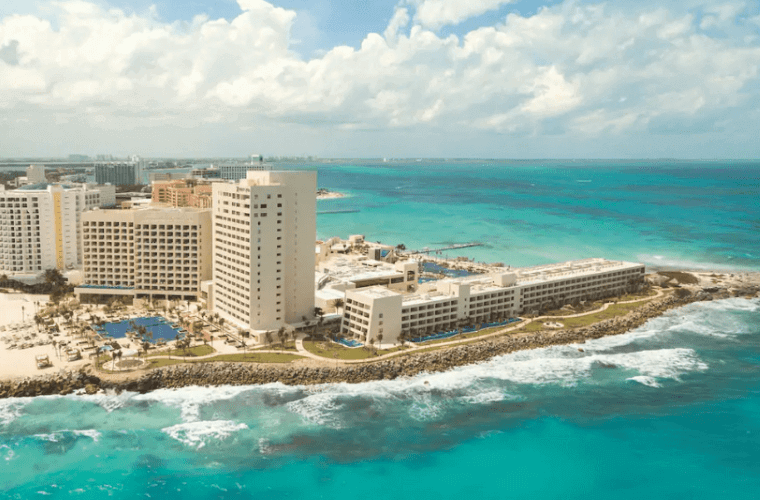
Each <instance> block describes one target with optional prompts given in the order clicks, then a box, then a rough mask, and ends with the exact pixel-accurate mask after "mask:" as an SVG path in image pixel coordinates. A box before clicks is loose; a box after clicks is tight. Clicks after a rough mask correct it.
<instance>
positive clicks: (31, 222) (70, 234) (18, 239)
mask: <svg viewBox="0 0 760 500" xmlns="http://www.w3.org/2000/svg"><path fill="white" fill-rule="evenodd" d="M114 199H115V194H114V187H113V186H93V185H67V184H66V185H61V184H47V183H41V184H29V185H27V186H24V187H22V188H19V189H14V190H10V191H6V190H5V189H4V188H3V187H2V186H0V271H2V272H5V273H15V274H40V273H42V272H43V271H45V270H46V269H50V268H57V269H60V270H64V269H71V268H74V267H76V266H77V265H79V264H80V263H81V256H82V240H81V230H80V229H81V227H80V219H81V215H82V213H83V212H84V211H86V210H89V209H91V208H94V207H98V206H107V205H113V203H114Z"/></svg>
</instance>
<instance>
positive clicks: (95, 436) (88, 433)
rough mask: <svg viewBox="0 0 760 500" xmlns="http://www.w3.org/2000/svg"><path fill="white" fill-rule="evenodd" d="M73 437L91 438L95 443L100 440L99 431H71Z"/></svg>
mask: <svg viewBox="0 0 760 500" xmlns="http://www.w3.org/2000/svg"><path fill="white" fill-rule="evenodd" d="M71 432H72V433H73V434H74V435H75V436H86V437H88V438H91V439H92V440H93V441H95V442H96V443H97V442H98V440H99V439H100V436H102V434H101V433H100V432H99V431H96V430H95V429H82V430H78V431H71Z"/></svg>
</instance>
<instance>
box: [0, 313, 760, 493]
mask: <svg viewBox="0 0 760 500" xmlns="http://www.w3.org/2000/svg"><path fill="white" fill-rule="evenodd" d="M759 340H760V300H758V299H754V300H751V301H750V300H745V299H728V300H722V301H716V302H710V303H697V304H692V305H689V306H687V307H685V308H682V309H679V310H674V311H670V312H668V313H667V314H666V315H664V316H663V317H660V318H657V319H654V320H651V321H649V322H648V323H647V324H645V325H643V326H642V327H641V328H639V329H637V330H635V331H633V332H630V333H627V334H624V335H621V336H616V337H609V338H605V339H600V340H595V341H591V342H587V343H585V344H583V346H582V348H583V352H581V351H579V350H578V348H579V347H580V346H578V345H570V346H562V347H552V348H547V349H537V350H532V351H523V352H518V353H514V354H509V355H505V356H499V357H496V358H494V359H492V360H490V361H488V362H486V363H482V364H477V365H472V366H466V367H459V368H456V369H454V370H451V371H449V372H446V373H437V374H422V375H419V376H416V377H413V378H408V379H403V380H395V381H384V382H371V383H363V384H357V385H349V384H334V385H323V386H317V387H287V386H284V385H280V384H272V385H267V386H260V387H254V386H246V387H221V388H199V387H195V388H185V389H181V390H161V391H157V392H153V393H149V394H145V395H139V394H135V393H123V394H120V395H116V394H106V395H96V396H76V395H70V396H65V397H43V398H36V399H32V398H24V399H9V400H3V401H0V497H2V498H20V499H27V498H40V497H42V496H45V497H50V498H106V497H109V498H167V497H170V498H180V497H181V498H188V499H206V498H220V499H221V498H357V497H360V498H369V499H374V498H423V499H446V498H462V497H470V498H494V499H496V498H499V499H501V498H526V497H531V498H542V499H543V498H579V499H580V498H618V499H641V498H679V499H680V498H697V499H702V498H704V499H714V498H734V499H745V498H746V499H752V498H757V494H758V492H760V457H759V456H758V450H760V342H759Z"/></svg>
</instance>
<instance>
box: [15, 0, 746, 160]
mask: <svg viewBox="0 0 760 500" xmlns="http://www.w3.org/2000/svg"><path fill="white" fill-rule="evenodd" d="M758 61H760V2H758V1H749V2H732V1H720V0H718V1H698V0H684V1H680V2H678V1H671V0H665V1H660V2H652V1H648V0H646V1H643V2H636V3H635V4H633V5H632V4H631V3H630V2H623V1H620V0H612V1H607V2H589V1H571V0H567V1H547V2H542V1H536V0H530V1H528V0H517V1H513V0H471V1H469V2H463V1H459V0H402V1H377V2H364V3H360V2H352V1H349V0H315V1H313V2H307V1H305V0H282V1H272V2H265V1H264V0H237V1H233V0H215V1H211V0H199V1H193V2H186V3H182V4H180V5H179V6H178V4H177V2H171V1H169V0H155V1H150V0H89V1H85V0H63V1H58V2H54V1H50V0H31V1H20V0H5V1H4V2H2V5H0V134H2V137H3V140H2V141H0V158H19V157H59V158H65V157H67V156H68V155H70V154H79V153H81V154H85V155H90V156H93V155H96V154H100V153H108V154H112V155H114V157H124V156H128V155H131V154H138V155H141V156H144V157H158V158H166V157H174V158H188V157H201V158H203V157H241V158H243V157H247V156H248V155H250V154H251V153H252V152H255V153H262V154H264V156H267V157H272V156H304V157H306V156H317V157H322V158H342V157H351V158H383V157H388V158H415V157H418V158H430V157H433V158H526V159H529V158H586V159H594V158H621V159H626V158H677V159H680V158H692V159H712V158H737V159H750V158H757V157H758V156H760V154H759V153H760V140H758V139H760V125H759V124H760V107H759V106H758V103H760V75H759V74H758Z"/></svg>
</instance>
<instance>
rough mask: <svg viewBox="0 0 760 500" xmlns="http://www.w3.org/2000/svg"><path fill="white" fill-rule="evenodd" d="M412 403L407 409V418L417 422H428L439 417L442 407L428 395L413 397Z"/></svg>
mask: <svg viewBox="0 0 760 500" xmlns="http://www.w3.org/2000/svg"><path fill="white" fill-rule="evenodd" d="M413 399H414V402H413V403H412V405H411V406H410V407H409V416H410V417H412V419H414V420H416V421H418V422H429V421H431V420H436V419H437V418H438V417H439V416H440V415H441V411H442V410H443V407H442V405H441V403H440V401H437V400H434V399H433V398H432V397H431V396H430V394H422V395H419V396H415V397H414V398H413Z"/></svg>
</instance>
